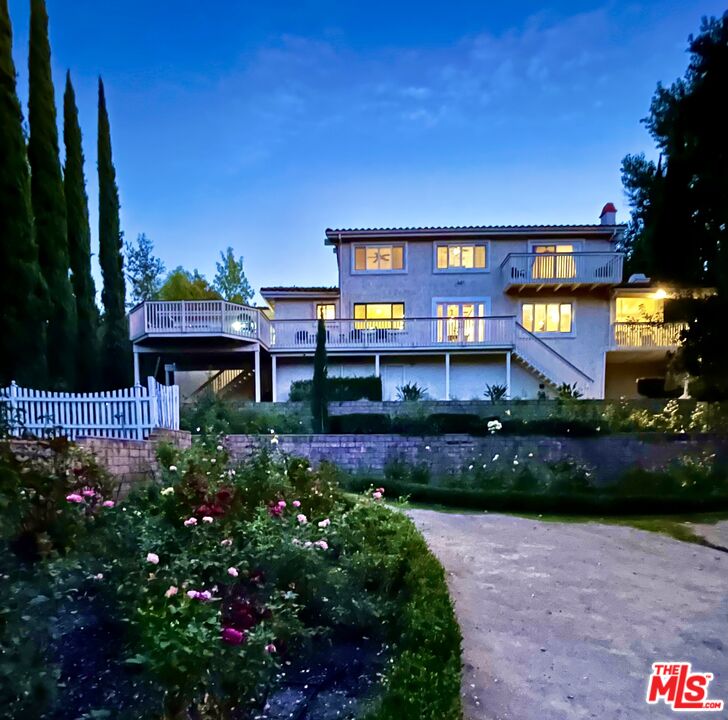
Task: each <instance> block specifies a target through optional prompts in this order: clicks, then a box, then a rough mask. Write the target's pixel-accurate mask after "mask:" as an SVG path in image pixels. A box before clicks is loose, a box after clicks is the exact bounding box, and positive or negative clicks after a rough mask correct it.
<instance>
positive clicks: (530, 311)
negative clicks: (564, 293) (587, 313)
mask: <svg viewBox="0 0 728 720" xmlns="http://www.w3.org/2000/svg"><path fill="white" fill-rule="evenodd" d="M573 315H574V312H573V307H572V304H571V303H524V304H523V306H522V308H521V325H523V327H525V328H526V330H529V331H530V332H532V333H536V334H539V333H570V332H571V331H572V328H573Z"/></svg>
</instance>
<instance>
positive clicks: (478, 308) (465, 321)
mask: <svg viewBox="0 0 728 720" xmlns="http://www.w3.org/2000/svg"><path fill="white" fill-rule="evenodd" d="M437 318H438V320H437V342H439V343H467V344H470V343H479V342H483V341H484V340H485V319H484V318H485V303H484V302H442V303H437Z"/></svg>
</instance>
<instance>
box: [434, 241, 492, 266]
mask: <svg viewBox="0 0 728 720" xmlns="http://www.w3.org/2000/svg"><path fill="white" fill-rule="evenodd" d="M486 267H487V252H486V246H485V243H480V244H469V245H462V244H458V245H451V244H448V245H438V246H437V269H438V270H485V269H486Z"/></svg>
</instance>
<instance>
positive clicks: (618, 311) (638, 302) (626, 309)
mask: <svg viewBox="0 0 728 720" xmlns="http://www.w3.org/2000/svg"><path fill="white" fill-rule="evenodd" d="M664 308H665V301H664V300H663V299H662V298H655V297H618V298H617V305H616V308H615V313H614V319H615V321H616V322H632V323H634V322H662V321H663V319H664Z"/></svg>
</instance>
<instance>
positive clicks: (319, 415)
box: [311, 318, 329, 433]
mask: <svg viewBox="0 0 728 720" xmlns="http://www.w3.org/2000/svg"><path fill="white" fill-rule="evenodd" d="M327 374H328V373H327V367H326V325H325V323H324V321H323V318H319V321H318V326H317V328H316V352H315V354H314V356H313V383H312V386H311V415H312V416H313V431H314V432H315V433H325V432H326V431H327V429H328V426H329V408H328V402H327V392H326V390H327V388H326V379H327Z"/></svg>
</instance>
